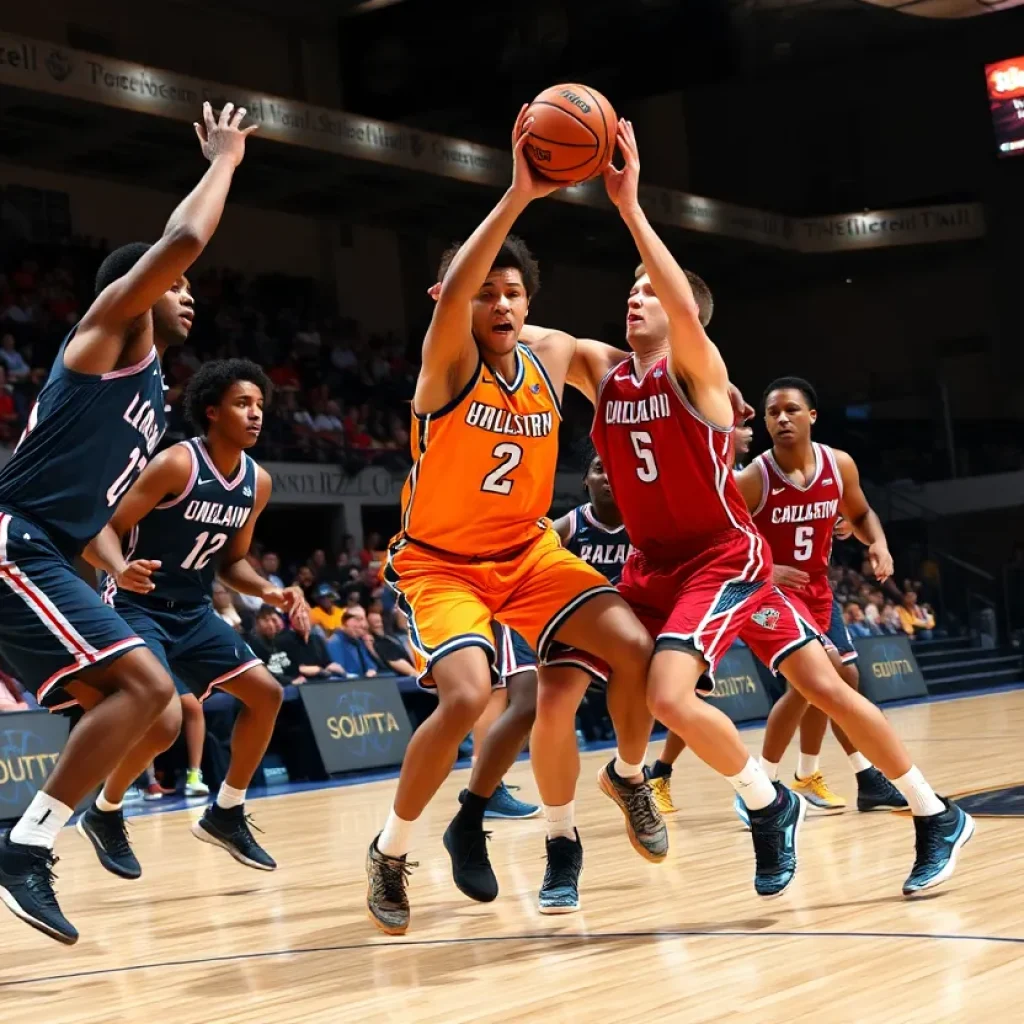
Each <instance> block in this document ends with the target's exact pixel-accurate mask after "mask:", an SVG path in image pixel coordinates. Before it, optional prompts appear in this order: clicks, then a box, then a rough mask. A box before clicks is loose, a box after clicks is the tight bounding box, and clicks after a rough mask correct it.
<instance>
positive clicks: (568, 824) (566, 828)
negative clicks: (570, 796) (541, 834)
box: [544, 800, 576, 841]
mask: <svg viewBox="0 0 1024 1024" xmlns="http://www.w3.org/2000/svg"><path fill="white" fill-rule="evenodd" d="M544 817H545V818H547V819H548V839H555V838H556V837H558V836H565V838H566V839H572V840H573V841H575V839H576V801H575V800H570V801H569V802H568V803H567V804H559V805H558V806H557V807H552V806H551V805H550V804H544Z"/></svg>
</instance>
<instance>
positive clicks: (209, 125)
mask: <svg viewBox="0 0 1024 1024" xmlns="http://www.w3.org/2000/svg"><path fill="white" fill-rule="evenodd" d="M244 117H245V107H238V108H237V109H235V105H234V104H233V103H225V104H224V109H223V110H221V112H220V117H219V118H215V117H214V116H213V108H212V107H211V106H210V104H209V103H204V104H203V123H202V124H199V122H198V121H197V122H194V123H193V125H192V127H193V128H195V130H196V135H198V136H199V144H200V145H201V146H202V147H203V156H205V157H206V159H207V160H209V161H210V163H211V164H212V163H213V162H214V160H217V159H219V158H221V157H223V158H224V159H226V160H230V161H231V162H232V163H233V164H234V165H235V166H236V167H237V166H238V165H239V164H240V163H241V162H242V157H244V156H245V140H246V139H247V138H248V137H249V136H250V135H252V133H253V132H254V131H256V129H257V128H258V127H259V125H258V124H251V125H249V127H248V128H239V125H240V124H241V123H242V118H244Z"/></svg>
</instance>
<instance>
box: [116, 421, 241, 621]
mask: <svg viewBox="0 0 1024 1024" xmlns="http://www.w3.org/2000/svg"><path fill="white" fill-rule="evenodd" d="M181 444H183V445H185V446H186V447H187V449H188V451H189V455H190V456H191V458H192V472H191V475H190V477H189V482H188V486H187V487H186V488H185V490H184V491H182V493H181V494H180V495H178V496H177V497H175V498H172V499H170V500H169V501H166V502H164V503H163V504H161V505H157V506H156V508H154V509H153V511H152V512H150V513H149V514H148V515H147V516H145V517H144V518H143V519H142V521H141V522H139V523H137V524H136V526H135V527H134V528H133V529H132V530H131V532H130V533H129V535H128V537H127V540H126V545H125V558H126V559H127V560H128V561H131V560H132V559H136V558H147V559H153V560H156V561H159V562H161V563H162V564H161V567H160V568H159V569H158V570H157V571H156V572H155V573H154V574H153V577H152V580H153V583H154V585H155V586H154V589H153V590H152V591H151V592H150V593H149V594H135V593H131V592H130V591H126V590H119V591H118V592H117V598H116V604H121V603H123V602H127V603H128V604H132V605H136V606H137V607H139V608H143V609H145V608H148V607H152V606H153V605H154V604H156V605H157V606H158V607H163V608H166V607H167V603H168V602H174V603H175V604H179V605H182V606H189V605H198V604H204V603H209V602H210V601H211V595H212V593H213V580H214V576H215V575H216V572H217V565H218V562H219V560H220V557H221V552H222V551H223V550H224V549H225V548H226V547H227V546H228V545H229V544H230V542H231V540H232V538H233V537H234V536H235V534H236V533H238V531H239V530H240V529H242V527H243V526H245V524H246V523H247V522H248V521H249V517H250V516H251V515H252V511H253V507H254V505H255V503H256V485H257V480H258V467H257V465H256V463H255V462H253V460H252V459H251V458H249V456H248V455H246V454H245V452H242V458H241V461H240V462H239V466H238V471H237V472H236V473H235V475H234V478H233V479H231V480H226V479H225V478H224V477H223V476H221V474H220V472H219V471H218V470H217V467H216V466H214V464H213V459H212V457H211V456H210V454H209V452H208V451H207V449H206V445H205V444H204V443H203V440H202V438H198V437H194V438H192V439H191V440H190V441H182V442H181Z"/></svg>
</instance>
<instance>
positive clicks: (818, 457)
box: [764, 441, 825, 494]
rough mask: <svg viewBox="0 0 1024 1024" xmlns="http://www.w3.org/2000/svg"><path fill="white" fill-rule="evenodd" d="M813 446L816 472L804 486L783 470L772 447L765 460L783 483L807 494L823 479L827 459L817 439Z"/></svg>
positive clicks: (812, 443) (765, 454)
mask: <svg viewBox="0 0 1024 1024" xmlns="http://www.w3.org/2000/svg"><path fill="white" fill-rule="evenodd" d="M811 448H812V450H813V451H814V474H813V476H812V477H811V479H810V480H808V482H807V483H805V484H804V485H803V486H801V485H800V484H798V483H797V482H796V481H795V480H793V479H791V478H790V477H789V476H787V475H786V473H785V472H783V469H782V467H781V466H780V465H779V464H778V463H777V462H776V461H775V453H774V451H773V450H772V449H771V448H769V449H768V451H766V452H765V453H764V456H765V461H766V462H767V463H768V465H770V466H771V467H772V469H773V470H774V471H775V474H776V475H777V476H778V477H779V479H780V480H781V481H782V482H783V483H785V484H788V485H789V486H790V487H792V488H793V490H795V491H799V492H800V493H801V494H806V493H807V492H808V491H809V490H810V489H811V488H812V487H813V486H814V485H815V484H816V483H817V482H818V480H820V479H821V470H822V467H823V466H824V464H825V460H824V458H823V457H822V454H821V445H819V444H818V443H817V442H816V441H812V442H811Z"/></svg>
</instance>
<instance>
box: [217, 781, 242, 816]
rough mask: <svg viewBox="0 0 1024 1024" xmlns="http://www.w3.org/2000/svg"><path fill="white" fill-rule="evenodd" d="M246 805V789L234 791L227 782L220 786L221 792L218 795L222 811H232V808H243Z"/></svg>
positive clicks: (218, 803)
mask: <svg viewBox="0 0 1024 1024" xmlns="http://www.w3.org/2000/svg"><path fill="white" fill-rule="evenodd" d="M244 803H245V790H244V789H233V788H232V787H231V786H229V785H228V784H227V783H226V782H222V783H221V784H220V792H219V793H218V794H217V806H218V807H219V808H221V810H224V811H230V810H231V808H232V807H241V806H242V804H244Z"/></svg>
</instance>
